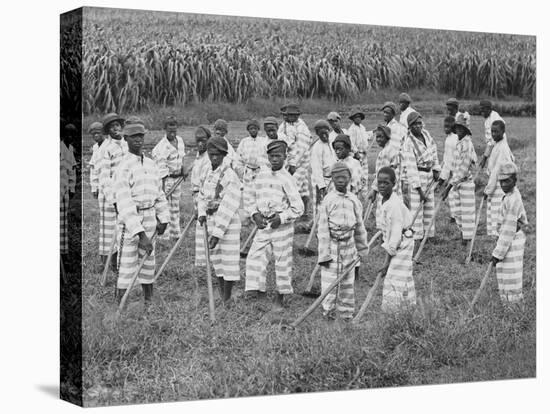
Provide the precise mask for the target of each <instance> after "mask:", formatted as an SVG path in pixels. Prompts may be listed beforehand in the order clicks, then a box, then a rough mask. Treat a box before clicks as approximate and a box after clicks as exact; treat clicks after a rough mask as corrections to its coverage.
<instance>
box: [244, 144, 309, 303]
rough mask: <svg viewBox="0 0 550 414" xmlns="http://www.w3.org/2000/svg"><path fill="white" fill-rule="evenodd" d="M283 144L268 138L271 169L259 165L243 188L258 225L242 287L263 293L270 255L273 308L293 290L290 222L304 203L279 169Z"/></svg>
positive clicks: (283, 153)
mask: <svg viewBox="0 0 550 414" xmlns="http://www.w3.org/2000/svg"><path fill="white" fill-rule="evenodd" d="M287 147H288V145H287V143H286V142H285V141H281V140H274V141H271V142H270V143H269V144H268V146H267V156H268V159H269V163H270V164H271V168H267V167H265V166H264V167H262V168H261V169H260V172H259V173H258V175H257V176H256V180H255V182H254V185H251V186H248V187H246V188H245V191H247V192H248V194H247V197H248V199H249V200H251V203H250V204H249V205H248V206H247V209H248V213H249V215H250V216H251V217H252V220H254V222H255V223H256V225H257V226H258V232H257V233H256V237H255V238H254V241H253V242H252V246H250V251H249V252H248V257H247V259H246V284H245V290H246V291H249V292H251V293H250V296H252V297H257V296H258V292H262V293H265V292H266V276H267V264H268V262H269V260H270V258H271V256H272V255H273V257H274V259H275V277H276V279H275V280H276V285H277V295H276V296H275V309H276V310H281V309H282V308H283V306H284V295H289V294H291V293H292V292H293V290H292V277H291V276H292V242H293V239H294V222H295V221H296V219H298V218H299V217H300V216H301V215H302V214H303V212H304V203H303V202H302V199H301V198H300V193H299V191H298V187H297V185H296V182H295V180H294V179H293V177H292V176H291V175H290V173H289V172H288V170H287V169H286V168H283V166H284V163H285V159H286V151H287ZM238 247H239V246H238V245H237V249H238Z"/></svg>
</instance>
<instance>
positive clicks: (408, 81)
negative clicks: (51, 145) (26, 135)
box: [66, 8, 536, 114]
mask: <svg viewBox="0 0 550 414" xmlns="http://www.w3.org/2000/svg"><path fill="white" fill-rule="evenodd" d="M83 27H84V29H83V30H84V31H83V48H82V51H83V52H82V53H83V56H82V59H83V68H82V70H83V72H82V82H83V85H82V86H83V111H84V113H85V114H90V113H96V112H107V111H118V112H125V113H127V112H133V111H137V110H141V109H144V108H147V107H148V106H149V105H181V104H185V103H188V102H199V101H224V102H243V101H246V100H247V99H248V98H251V97H263V98H272V97H282V98H287V97H288V98H295V97H301V98H328V99H332V100H335V101H338V102H345V101H346V100H349V99H353V98H356V97H357V96H359V95H360V94H361V93H362V92H366V91H371V90H378V89H383V88H393V89H398V90H409V89H414V88H429V89H432V90H436V91H439V92H442V93H448V94H450V95H454V96H457V97H458V98H468V97H479V96H491V97H496V98H498V97H504V96H519V97H522V98H524V99H527V100H534V99H535V81H536V54H535V48H536V47H535V46H536V45H535V37H534V36H520V35H508V34H487V33H472V32H455V31H443V30H428V29H412V28H400V27H385V26H367V25H350V24H336V23H323V22H305V21H291V20H275V19H261V18H243V17H227V16H211V15H193V14H183V13H166V12H149V11H139V10H117V9H90V8H85V9H84V23H83ZM66 63H67V64H69V63H70V62H66Z"/></svg>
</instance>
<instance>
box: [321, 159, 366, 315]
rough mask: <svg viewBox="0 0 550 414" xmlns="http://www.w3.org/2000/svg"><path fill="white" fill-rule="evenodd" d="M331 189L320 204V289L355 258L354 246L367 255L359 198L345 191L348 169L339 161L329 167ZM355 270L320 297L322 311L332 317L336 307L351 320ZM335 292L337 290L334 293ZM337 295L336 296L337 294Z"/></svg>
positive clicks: (349, 175) (325, 287)
mask: <svg viewBox="0 0 550 414" xmlns="http://www.w3.org/2000/svg"><path fill="white" fill-rule="evenodd" d="M332 179H333V181H334V188H335V190H334V191H331V192H330V193H329V194H327V196H326V197H325V199H324V200H323V202H322V204H321V206H320V217H319V227H318V230H317V235H318V239H319V258H318V263H319V265H321V290H322V291H325V290H326V289H327V288H328V287H329V286H330V284H331V283H332V282H334V280H335V279H336V278H337V277H338V275H339V274H340V272H342V270H343V269H344V268H346V267H348V266H349V265H350V264H351V262H353V260H355V259H356V258H357V254H358V252H357V250H362V249H365V250H362V251H361V255H363V256H364V257H366V252H367V250H366V247H367V231H366V230H365V225H364V224H363V208H362V206H361V202H360V201H359V199H358V198H357V196H355V195H354V194H353V193H351V192H349V191H348V184H349V181H350V179H351V171H350V169H349V168H348V166H347V165H346V164H345V163H343V162H342V161H339V162H337V163H335V164H334V166H333V167H332ZM354 281H355V278H354V274H353V272H349V274H348V275H347V276H346V277H344V279H343V280H342V281H341V282H340V284H339V285H338V286H337V287H336V289H335V290H333V291H332V292H330V293H329V294H328V295H327V296H326V297H325V299H324V300H323V304H322V306H323V315H324V316H326V317H328V318H333V313H334V308H335V302H336V301H337V302H338V303H337V304H336V310H337V311H338V312H339V313H340V315H341V317H342V319H344V320H350V319H351V318H352V316H353V312H354V310H355V292H354ZM336 292H337V293H336ZM336 296H338V298H336Z"/></svg>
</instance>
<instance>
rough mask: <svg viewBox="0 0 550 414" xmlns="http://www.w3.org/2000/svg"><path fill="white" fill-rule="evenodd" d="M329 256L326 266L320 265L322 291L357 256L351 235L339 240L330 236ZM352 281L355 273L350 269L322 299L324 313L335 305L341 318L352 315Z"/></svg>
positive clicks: (353, 295)
mask: <svg viewBox="0 0 550 414" xmlns="http://www.w3.org/2000/svg"><path fill="white" fill-rule="evenodd" d="M338 244H340V248H338ZM330 257H331V258H332V261H331V262H330V264H329V265H328V267H324V266H323V267H321V291H322V292H325V291H326V290H327V289H328V287H329V286H330V284H331V283H332V282H334V281H335V280H336V278H337V277H338V275H340V274H341V272H342V271H343V269H344V268H346V267H347V266H349V265H350V264H351V262H352V261H353V260H354V259H356V258H357V250H356V248H355V240H354V239H353V237H350V238H349V239H348V240H345V241H340V242H338V241H337V240H335V239H333V238H331V239H330ZM354 283H355V273H354V272H353V270H352V271H351V272H349V273H348V275H347V276H346V277H344V279H343V280H342V281H341V282H340V283H339V285H337V286H336V287H335V288H334V289H333V290H332V291H331V292H330V293H329V294H328V295H327V296H326V297H325V299H324V300H323V303H322V306H323V313H324V314H325V315H326V314H327V313H328V312H330V311H331V310H333V309H334V308H335V307H336V310H337V311H338V312H339V313H340V315H341V316H342V318H344V319H349V318H351V317H352V316H353V312H354V310H355V291H354ZM335 302H336V303H335Z"/></svg>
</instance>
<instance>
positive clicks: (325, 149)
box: [311, 119, 336, 209]
mask: <svg viewBox="0 0 550 414" xmlns="http://www.w3.org/2000/svg"><path fill="white" fill-rule="evenodd" d="M314 128H315V133H316V134H317V136H318V137H319V139H318V140H317V141H316V142H315V144H313V146H312V147H311V185H312V187H313V197H314V203H313V204H314V206H315V209H317V208H318V206H319V204H320V203H321V201H322V200H323V198H325V195H326V193H327V189H328V186H329V184H330V181H331V175H330V172H331V169H332V166H333V165H334V163H335V162H336V154H335V153H334V149H333V148H332V146H331V145H330V142H329V132H328V131H329V129H330V125H329V123H328V122H327V121H325V120H324V119H320V120H318V121H317V122H315V126H314Z"/></svg>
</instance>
